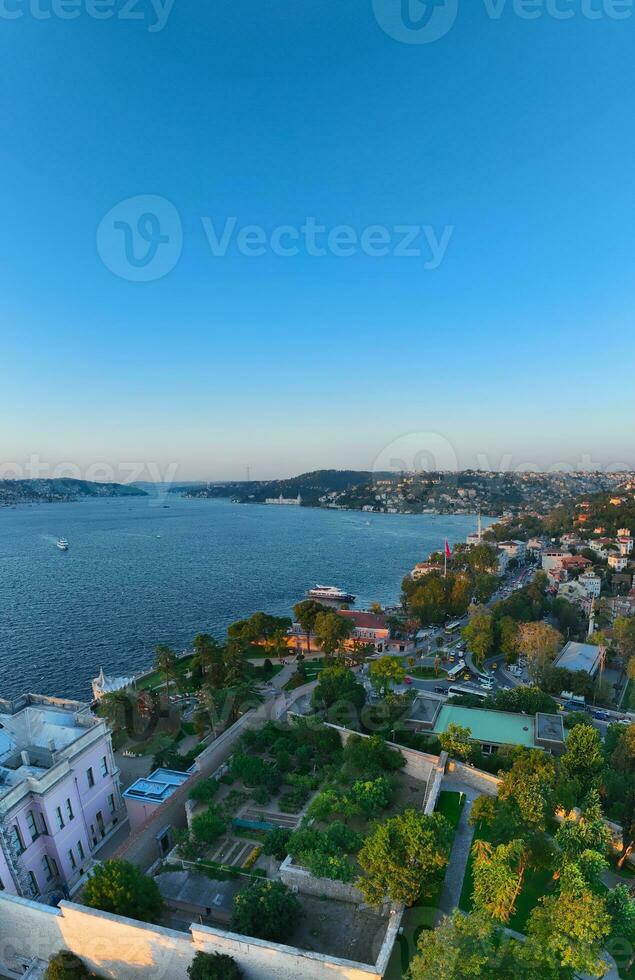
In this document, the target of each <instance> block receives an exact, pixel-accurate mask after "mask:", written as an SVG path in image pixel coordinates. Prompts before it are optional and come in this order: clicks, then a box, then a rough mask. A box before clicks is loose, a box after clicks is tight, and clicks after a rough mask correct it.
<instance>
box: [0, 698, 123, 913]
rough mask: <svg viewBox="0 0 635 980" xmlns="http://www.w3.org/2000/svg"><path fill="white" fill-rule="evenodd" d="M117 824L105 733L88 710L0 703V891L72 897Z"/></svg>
mask: <svg viewBox="0 0 635 980" xmlns="http://www.w3.org/2000/svg"><path fill="white" fill-rule="evenodd" d="M125 818H126V812H125V807H124V804H123V801H122V798H121V792H120V787H119V770H118V769H117V766H116V764H115V759H114V756H113V752H112V744H111V736H110V731H109V729H108V727H107V726H106V723H105V722H104V721H103V720H101V719H99V718H96V717H95V716H94V715H92V714H91V712H90V708H89V706H88V705H86V704H82V703H80V702H78V701H64V700H61V699H58V698H47V697H42V696H40V695H35V694H27V695H24V696H23V697H21V698H18V699H17V700H15V701H5V700H0V879H1V885H0V887H2V888H5V889H6V890H7V891H8V892H10V893H12V894H15V895H20V896H22V897H23V898H37V899H38V900H39V901H44V902H47V901H49V900H50V899H51V897H52V896H53V895H56V894H57V895H60V894H65V895H67V896H68V895H69V894H72V892H73V891H74V890H75V889H76V888H77V886H78V885H79V883H80V881H81V879H82V876H83V875H84V874H85V873H86V872H87V871H88V870H89V869H90V867H91V866H92V863H93V857H94V856H95V855H96V853H97V852H98V850H99V848H100V846H101V845H102V844H103V843H104V841H105V840H107V839H108V837H109V835H110V834H111V833H112V832H113V831H114V830H115V828H116V827H117V825H119V824H120V823H121V822H122V821H123V820H125Z"/></svg>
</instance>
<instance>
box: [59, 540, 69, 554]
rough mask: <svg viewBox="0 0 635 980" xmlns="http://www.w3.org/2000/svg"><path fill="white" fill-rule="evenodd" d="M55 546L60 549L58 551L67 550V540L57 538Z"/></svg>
mask: <svg viewBox="0 0 635 980" xmlns="http://www.w3.org/2000/svg"><path fill="white" fill-rule="evenodd" d="M57 547H58V548H59V549H60V551H68V541H67V540H66V538H58V540H57Z"/></svg>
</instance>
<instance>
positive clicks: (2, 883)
mask: <svg viewBox="0 0 635 980" xmlns="http://www.w3.org/2000/svg"><path fill="white" fill-rule="evenodd" d="M3 891H4V882H3V881H2V878H0V892H3Z"/></svg>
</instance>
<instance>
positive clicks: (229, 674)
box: [223, 636, 251, 688]
mask: <svg viewBox="0 0 635 980" xmlns="http://www.w3.org/2000/svg"><path fill="white" fill-rule="evenodd" d="M250 653H251V644H250V643H249V641H248V640H246V639H245V638H244V637H241V636H237V637H231V638H230V639H229V640H228V641H227V648H226V650H225V676H224V678H223V686H224V687H226V688H227V687H236V686H237V685H238V684H242V683H243V682H245V681H246V680H247V678H248V677H249V674H250V669H251V664H250V663H249V655H250Z"/></svg>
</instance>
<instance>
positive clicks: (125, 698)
mask: <svg viewBox="0 0 635 980" xmlns="http://www.w3.org/2000/svg"><path fill="white" fill-rule="evenodd" d="M134 706H135V698H134V696H133V695H132V694H131V693H130V692H128V691H109V692H108V693H107V694H104V695H103V696H102V697H101V698H100V700H99V706H98V714H99V715H101V717H102V718H105V719H106V720H107V722H108V724H109V725H110V727H111V728H112V730H113V731H120V730H121V729H123V728H127V729H128V731H129V732H130V733H131V732H132V729H133V714H134Z"/></svg>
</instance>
